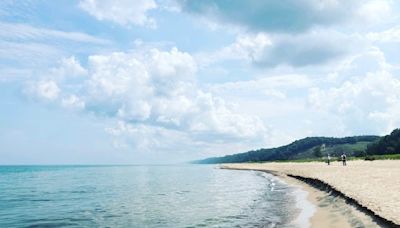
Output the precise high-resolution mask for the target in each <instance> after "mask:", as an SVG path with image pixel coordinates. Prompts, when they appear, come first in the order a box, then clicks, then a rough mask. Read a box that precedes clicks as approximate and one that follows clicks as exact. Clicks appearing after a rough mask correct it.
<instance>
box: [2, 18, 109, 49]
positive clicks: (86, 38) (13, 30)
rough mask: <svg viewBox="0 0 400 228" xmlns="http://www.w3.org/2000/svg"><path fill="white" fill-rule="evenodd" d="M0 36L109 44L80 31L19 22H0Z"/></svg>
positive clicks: (16, 38)
mask: <svg viewBox="0 0 400 228" xmlns="http://www.w3.org/2000/svg"><path fill="white" fill-rule="evenodd" d="M0 37H1V38H2V39H11V40H20V41H23V40H30V41H32V40H50V39H63V40H70V41H74V42H84V43H94V44H102V45H104V44H109V43H110V41H108V40H106V39H102V38H98V37H95V36H92V35H89V34H86V33H81V32H66V31H60V30H53V29H47V28H40V27H34V26H31V25H28V24H21V23H5V22H0Z"/></svg>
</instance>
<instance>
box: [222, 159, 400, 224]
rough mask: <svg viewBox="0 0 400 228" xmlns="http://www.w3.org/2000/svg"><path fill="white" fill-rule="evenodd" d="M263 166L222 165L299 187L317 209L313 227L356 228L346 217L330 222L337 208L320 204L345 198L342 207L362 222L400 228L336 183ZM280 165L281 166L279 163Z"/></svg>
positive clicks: (224, 167) (311, 218) (246, 164)
mask: <svg viewBox="0 0 400 228" xmlns="http://www.w3.org/2000/svg"><path fill="white" fill-rule="evenodd" d="M264 164H265V165H266V166H267V165H268V164H270V163H264ZM260 165H263V164H256V165H254V164H250V163H236V164H221V166H220V168H222V169H231V170H253V171H261V172H267V173H269V174H272V175H274V176H277V177H278V178H281V179H282V180H283V181H285V182H287V183H288V184H290V185H294V186H295V187H299V188H300V189H302V190H304V191H306V192H307V193H308V196H307V199H308V200H309V201H310V202H311V203H312V204H314V205H315V206H316V211H315V212H314V214H313V215H312V216H311V217H310V219H309V220H310V221H309V222H310V223H311V227H321V226H324V227H352V225H350V224H346V223H349V222H346V221H345V220H344V219H343V218H342V217H343V216H341V215H339V216H337V215H333V216H334V217H337V219H336V220H335V221H330V220H332V219H331V217H332V213H333V212H332V211H334V210H335V209H332V208H330V209H327V208H324V207H326V204H324V207H321V206H319V205H318V204H319V203H320V202H318V201H319V200H320V199H322V198H323V197H331V198H332V199H334V201H336V199H341V201H342V202H343V203H342V204H344V205H346V208H342V209H343V210H350V209H349V207H351V208H353V209H351V210H352V215H354V216H355V217H357V219H358V220H359V221H361V222H365V223H369V224H375V225H378V226H383V227H400V225H399V224H397V223H396V222H394V221H391V220H389V219H387V218H385V217H382V216H381V215H380V214H378V213H376V212H375V211H373V210H371V209H370V208H368V207H366V206H365V205H363V204H362V203H361V202H359V201H358V200H356V199H354V198H353V197H350V196H349V195H347V194H345V193H344V192H342V191H341V190H339V189H338V188H336V187H335V186H333V185H332V184H329V183H327V182H326V181H323V180H320V178H313V177H310V176H309V175H305V174H301V172H297V173H296V172H288V171H287V170H285V169H283V170H280V169H279V167H278V168H276V167H273V168H270V169H269V168H268V167H260ZM275 165H276V164H275ZM286 165H287V164H286ZM277 166H279V164H278V165H277ZM321 179H322V178H321ZM399 194H400V193H399ZM328 204H330V203H328ZM328 207H329V205H328ZM331 207H332V206H331ZM333 207H345V206H343V205H341V206H337V205H335V206H333ZM334 213H337V212H334ZM348 220H351V219H348ZM352 223H353V222H352Z"/></svg>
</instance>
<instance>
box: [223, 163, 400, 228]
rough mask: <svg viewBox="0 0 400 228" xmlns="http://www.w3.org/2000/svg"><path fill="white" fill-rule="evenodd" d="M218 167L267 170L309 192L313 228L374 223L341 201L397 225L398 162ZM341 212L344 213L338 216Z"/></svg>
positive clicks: (399, 196) (399, 197) (399, 199)
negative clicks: (323, 187)
mask: <svg viewBox="0 0 400 228" xmlns="http://www.w3.org/2000/svg"><path fill="white" fill-rule="evenodd" d="M222 168H229V169H244V170H246V169H249V170H261V171H267V172H270V173H273V174H275V175H278V176H281V177H283V178H284V179H285V180H286V181H288V182H291V183H292V184H297V185H301V186H302V188H304V189H305V190H307V191H308V192H309V200H310V201H311V202H313V203H314V204H315V205H317V206H318V210H317V212H316V213H315V215H314V216H313V217H312V219H311V223H312V226H313V227H321V226H324V227H358V226H360V224H363V225H362V226H364V227H368V226H373V224H376V223H375V222H374V221H372V218H371V217H370V218H368V216H366V215H365V214H364V216H363V215H361V214H363V213H361V212H359V211H358V210H357V209H354V208H353V209H349V208H350V207H349V206H348V205H347V206H346V200H345V198H347V199H351V200H350V201H352V200H354V203H355V204H358V205H360V206H362V207H365V208H366V209H367V210H369V211H371V212H372V213H374V214H375V215H376V218H379V217H381V218H383V219H385V220H388V221H391V222H393V223H394V224H397V225H399V224H400V161H399V160H395V161H390V160H388V161H372V162H371V161H348V163H347V166H345V167H344V166H342V164H341V163H339V162H333V163H331V165H330V166H328V165H327V164H325V163H323V162H307V163H274V162H272V163H241V164H224V165H223V166H222ZM288 175H289V176H296V177H298V178H306V179H308V180H312V181H318V182H319V183H324V184H326V185H328V186H329V187H331V188H332V189H333V190H336V191H337V192H338V193H339V194H342V197H333V196H332V195H328V194H324V193H323V192H321V191H319V190H317V189H316V188H313V187H310V186H309V185H308V184H305V182H303V181H299V180H295V179H293V178H289V177H288ZM309 184H310V182H309ZM340 201H343V202H340ZM348 201H349V200H347V202H348ZM332 202H334V203H332ZM338 203H339V204H338ZM335 211H336V213H334V212H335ZM343 211H344V212H345V213H341V212H343ZM340 214H342V215H340ZM370 214H371V213H370ZM350 215H351V216H350ZM376 218H375V219H374V220H375V221H376ZM378 222H379V221H378ZM318 224H319V225H318Z"/></svg>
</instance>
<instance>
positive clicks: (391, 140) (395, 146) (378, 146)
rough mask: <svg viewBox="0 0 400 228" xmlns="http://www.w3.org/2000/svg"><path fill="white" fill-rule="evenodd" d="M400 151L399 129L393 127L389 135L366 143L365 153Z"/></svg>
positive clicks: (380, 153) (394, 152)
mask: <svg viewBox="0 0 400 228" xmlns="http://www.w3.org/2000/svg"><path fill="white" fill-rule="evenodd" d="M398 153H400V129H395V130H393V131H392V133H390V135H386V136H383V137H381V138H380V139H379V141H377V142H375V143H373V144H371V145H368V148H367V150H366V154H367V155H384V154H398Z"/></svg>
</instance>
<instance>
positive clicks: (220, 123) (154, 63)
mask: <svg viewBox="0 0 400 228" xmlns="http://www.w3.org/2000/svg"><path fill="white" fill-rule="evenodd" d="M51 72H61V73H62V74H63V75H64V76H63V77H57V80H58V82H59V83H60V85H61V86H60V88H59V87H58V86H57V84H56V83H55V82H51V83H50V82H48V83H47V84H46V86H44V87H43V86H42V87H43V88H42V87H38V88H40V90H38V91H42V90H44V91H45V92H41V93H40V95H41V96H46V97H48V98H49V100H53V101H56V102H59V103H60V104H61V105H62V106H63V107H66V108H69V109H78V110H85V111H86V112H89V113H94V114H96V115H98V116H105V117H107V118H111V119H114V120H118V121H119V125H118V127H117V128H110V129H114V130H110V129H109V130H108V132H110V133H111V134H112V135H114V136H116V137H117V136H118V135H119V134H123V133H125V134H126V135H128V136H132V137H136V136H135V135H140V134H145V135H148V134H159V133H160V132H163V133H165V134H167V133H166V132H173V134H174V135H179V137H178V138H181V137H186V138H190V139H191V140H192V141H202V142H213V143H221V142H231V141H232V140H255V139H263V138H264V134H265V132H266V127H265V126H264V123H263V121H261V120H260V119H259V118H257V117H255V116H252V115H245V114H241V112H240V110H239V109H238V108H236V107H235V106H234V105H232V104H230V103H227V102H226V101H225V100H223V99H221V98H219V97H216V96H214V95H213V94H212V93H211V92H210V91H205V90H204V89H200V88H199V87H198V85H197V83H196V72H197V64H196V62H195V60H194V59H193V57H192V56H191V55H189V54H188V53H186V52H181V51H179V50H178V49H177V48H172V49H171V50H170V51H164V50H159V49H157V48H150V49H146V50H144V49H140V50H133V51H130V52H115V53H110V54H107V55H93V56H89V58H88V66H87V69H85V68H83V67H82V66H81V65H80V64H79V62H78V61H77V60H76V59H75V58H73V57H71V58H66V59H64V60H63V61H61V65H60V67H58V68H55V70H54V69H53V70H52V71H51ZM74 74H78V75H84V77H80V80H81V81H79V84H76V80H73V79H74V78H73V77H72V78H71V77H67V76H68V75H74ZM56 86H57V87H56ZM37 94H38V93H37ZM115 129H118V130H115ZM160 129H161V130H160ZM138 132H139V133H138ZM156 132H159V133H156ZM177 132H178V133H177ZM182 135H184V136H182ZM124 137H125V136H124ZM124 137H122V138H124ZM157 137H158V136H154V138H157ZM150 138H152V137H150V136H149V139H148V140H150ZM117 141H118V140H117ZM148 143H149V144H154V145H156V144H157V143H155V142H154V140H150V141H148ZM141 144H143V143H141ZM116 145H120V146H122V147H123V145H125V144H124V143H123V142H118V143H116Z"/></svg>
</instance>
